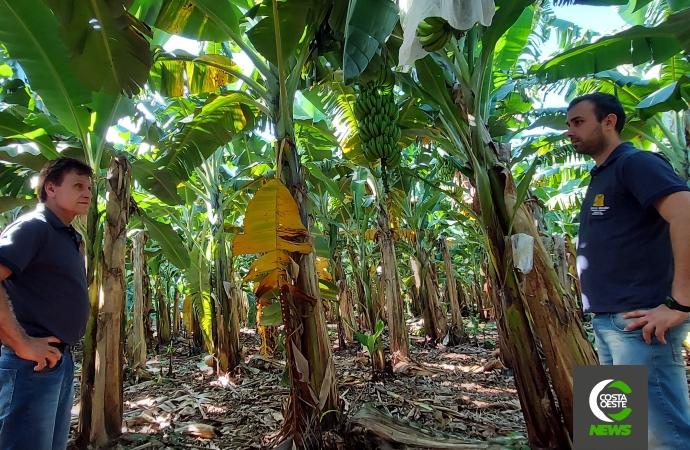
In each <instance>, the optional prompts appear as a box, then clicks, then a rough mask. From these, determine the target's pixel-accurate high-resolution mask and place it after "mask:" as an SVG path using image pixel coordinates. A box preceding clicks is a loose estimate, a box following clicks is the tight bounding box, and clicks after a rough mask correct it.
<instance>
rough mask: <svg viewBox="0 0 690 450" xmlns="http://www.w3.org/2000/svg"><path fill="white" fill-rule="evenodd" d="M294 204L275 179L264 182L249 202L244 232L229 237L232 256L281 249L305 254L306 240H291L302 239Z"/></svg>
mask: <svg viewBox="0 0 690 450" xmlns="http://www.w3.org/2000/svg"><path fill="white" fill-rule="evenodd" d="M307 236H308V232H307V229H306V228H304V225H302V220H301V219H300V216H299V210H298V209H297V204H296V203H295V200H294V199H293V198H292V195H291V194H290V191H288V189H287V188H286V187H285V186H283V184H282V183H280V182H279V181H278V180H275V179H273V180H271V181H269V182H267V183H266V184H265V185H264V186H263V187H262V188H261V189H259V191H258V192H257V193H256V195H254V198H252V200H251V201H250V202H249V206H248V207H247V214H246V216H245V219H244V233H243V234H238V235H237V236H235V237H234V238H233V246H232V254H233V256H239V255H247V254H252V253H268V252H272V251H276V250H285V251H290V252H298V253H303V254H309V253H311V251H312V247H311V244H310V243H308V242H294V240H295V239H299V238H306V237H307Z"/></svg>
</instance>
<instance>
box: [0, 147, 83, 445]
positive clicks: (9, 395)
mask: <svg viewBox="0 0 690 450" xmlns="http://www.w3.org/2000/svg"><path fill="white" fill-rule="evenodd" d="M92 175H93V173H92V170H91V168H90V167H89V166H88V165H86V164H84V163H82V162H81V161H78V160H76V159H71V158H59V159H56V160H53V161H50V162H48V163H47V164H46V165H45V166H44V167H43V169H42V170H41V172H40V174H39V181H38V197H39V200H40V204H39V205H38V207H37V208H36V209H35V210H34V211H31V212H29V213H27V214H24V215H23V216H21V217H20V218H19V219H17V221H15V222H14V223H12V224H10V225H9V226H8V227H7V228H6V229H5V230H4V231H3V233H2V235H0V280H2V287H0V340H2V348H1V349H0V449H2V450H20V449H22V450H25V449H31V450H64V449H65V448H66V447H67V438H68V436H69V425H70V416H71V409H72V401H73V377H74V362H73V360H72V354H71V346H73V345H74V344H76V343H77V342H78V341H79V339H81V337H82V336H83V334H84V331H85V329H86V321H87V319H88V316H89V299H88V293H87V287H86V271H85V265H84V258H83V256H82V254H81V252H80V250H79V246H80V242H81V236H80V235H79V234H78V233H77V232H76V231H75V230H74V228H72V225H71V223H72V220H74V218H75V217H76V216H77V215H82V214H86V213H87V212H88V210H89V203H90V202H91V176H92ZM8 298H9V301H8ZM10 304H11V305H12V307H10Z"/></svg>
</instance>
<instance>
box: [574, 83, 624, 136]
mask: <svg viewBox="0 0 690 450" xmlns="http://www.w3.org/2000/svg"><path fill="white" fill-rule="evenodd" d="M587 101H589V102H592V104H594V115H595V116H597V120H598V121H599V122H601V121H603V120H604V118H605V117H606V116H608V115H609V114H615V115H616V117H617V119H616V131H618V134H620V133H621V131H623V127H624V126H625V111H624V110H623V105H621V102H620V100H618V98H617V97H616V96H614V95H611V94H606V93H604V92H594V93H593V94H587V95H583V96H582V97H577V98H576V99H574V100H573V101H571V102H570V104H569V105H568V111H570V109H571V108H572V107H573V106H575V105H577V104H578V103H582V102H587Z"/></svg>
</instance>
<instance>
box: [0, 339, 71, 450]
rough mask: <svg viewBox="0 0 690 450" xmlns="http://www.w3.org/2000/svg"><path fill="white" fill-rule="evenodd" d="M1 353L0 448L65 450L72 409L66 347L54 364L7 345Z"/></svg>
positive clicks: (68, 357)
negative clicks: (42, 363) (22, 354)
mask: <svg viewBox="0 0 690 450" xmlns="http://www.w3.org/2000/svg"><path fill="white" fill-rule="evenodd" d="M1 351H2V354H0V449H2V450H27V449H31V450H65V448H66V447H67V438H68V437H69V424H70V416H71V411H72V401H73V396H74V394H73V385H72V380H73V378H74V362H73V361H72V354H71V353H70V352H69V351H65V352H63V353H62V358H60V360H59V361H58V362H57V363H56V364H55V366H54V367H53V368H49V367H48V366H46V368H45V369H43V370H41V371H40V372H34V366H35V365H36V363H34V362H33V361H27V360H25V359H21V358H20V357H18V356H17V354H16V353H14V351H12V350H11V349H9V348H8V347H4V346H3V347H2V350H1Z"/></svg>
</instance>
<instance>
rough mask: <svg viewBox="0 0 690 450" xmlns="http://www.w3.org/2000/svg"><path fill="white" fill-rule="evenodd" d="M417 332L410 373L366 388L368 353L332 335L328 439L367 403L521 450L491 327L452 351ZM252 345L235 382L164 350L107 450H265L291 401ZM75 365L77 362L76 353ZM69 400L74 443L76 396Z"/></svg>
mask: <svg viewBox="0 0 690 450" xmlns="http://www.w3.org/2000/svg"><path fill="white" fill-rule="evenodd" d="M419 326H420V323H418V322H413V323H409V324H408V328H409V331H410V335H411V340H412V345H411V352H412V357H413V360H414V361H416V362H417V363H418V364H415V365H411V366H408V367H398V368H397V371H398V373H395V374H387V375H386V379H385V381H384V382H379V383H374V382H372V381H371V374H370V370H371V369H370V365H369V362H368V357H367V356H366V353H365V352H362V351H358V350H357V349H355V348H348V349H345V350H338V349H337V338H336V337H335V333H329V334H330V335H331V341H332V343H333V346H334V359H335V365H336V373H337V377H338V392H339V395H340V398H341V399H342V401H343V406H344V412H345V416H346V417H345V418H344V420H343V422H342V423H343V426H342V427H341V429H340V430H336V431H337V432H339V433H340V434H341V435H342V434H344V430H345V425H346V423H345V422H346V420H347V419H348V418H351V417H352V416H353V415H354V414H356V413H357V411H359V410H360V409H361V408H362V406H363V405H364V404H366V403H369V402H371V403H373V404H375V405H376V406H377V408H379V409H380V410H382V411H386V412H389V413H390V414H391V415H392V416H393V417H395V418H399V419H403V420H409V421H410V422H411V423H412V424H413V425H414V426H416V427H422V428H423V429H426V430H433V431H435V432H440V433H450V434H453V435H457V436H458V437H462V438H466V439H476V440H482V441H486V440H491V441H493V442H496V439H500V440H501V441H503V442H504V443H505V444H509V445H510V446H511V447H512V448H519V447H520V444H521V443H523V442H524V439H522V436H524V434H525V425H524V421H523V417H522V413H521V412H520V406H519V403H518V399H517V392H516V390H515V388H514V383H513V378H512V376H511V375H510V372H509V371H508V370H506V369H504V368H501V365H500V363H499V362H498V361H497V360H496V358H495V357H494V356H493V355H492V352H494V350H495V349H496V342H497V336H496V334H495V331H494V330H492V329H490V328H491V326H492V325H491V324H490V325H489V327H487V329H486V330H484V331H483V332H478V333H474V334H475V336H474V337H472V342H471V343H468V344H465V345H460V346H457V347H453V348H446V347H442V346H439V347H437V348H433V347H430V346H428V345H425V343H424V340H423V338H421V337H417V334H418V331H417V330H418V329H419ZM384 342H385V339H384ZM260 343H261V340H260V337H259V336H258V335H256V334H255V333H254V330H248V329H244V330H243V333H242V344H243V347H244V349H245V350H246V354H245V358H244V362H243V363H242V364H241V365H240V366H239V368H238V370H237V372H236V374H235V376H233V377H231V378H228V379H225V380H218V377H217V376H215V375H214V374H212V373H210V371H209V370H208V367H207V366H206V364H204V359H203V356H204V355H203V354H196V355H190V353H191V352H190V350H191V347H190V344H189V341H187V340H186V339H181V340H178V341H175V342H174V343H173V345H172V348H174V349H175V350H174V353H173V357H172V369H173V373H172V375H169V366H170V358H169V356H168V355H166V354H165V351H166V350H167V349H161V352H159V354H157V355H156V354H151V355H150V359H149V362H148V364H147V372H148V373H149V374H151V376H152V379H150V380H147V381H140V382H138V383H134V382H132V381H130V382H127V383H126V384H125V389H124V392H125V405H124V411H125V412H124V417H125V426H126V433H125V434H124V435H123V436H122V438H121V439H119V441H118V442H114V443H112V444H111V445H110V448H117V449H126V450H135V449H136V450H142V449H165V448H169V449H178V448H180V449H182V448H209V449H259V448H262V445H266V444H268V443H269V437H270V436H271V435H272V434H274V433H276V432H277V431H278V430H279V429H280V426H281V423H282V422H283V416H282V413H281V412H282V406H283V403H284V402H285V401H286V400H287V395H288V392H289V391H288V388H287V387H285V386H282V385H281V383H280V380H281V377H282V373H283V370H282V367H283V364H284V362H283V361H280V360H277V359H269V358H264V357H261V356H260V354H259V349H260ZM494 355H495V352H494ZM75 359H76V361H77V362H80V361H81V353H80V352H79V351H77V352H76V354H75ZM76 390H77V392H75V408H74V409H73V420H72V435H74V431H75V430H76V424H77V413H78V406H77V405H78V400H79V397H78V395H79V394H78V386H77V388H76ZM337 432H336V433H331V434H329V435H328V436H327V440H326V444H327V445H328V446H329V447H331V448H346V446H345V445H344V442H343V440H342V438H341V437H340V436H339V435H338V434H337ZM194 435H204V438H202V437H195V436H194ZM438 436H441V434H439V435H438Z"/></svg>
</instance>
